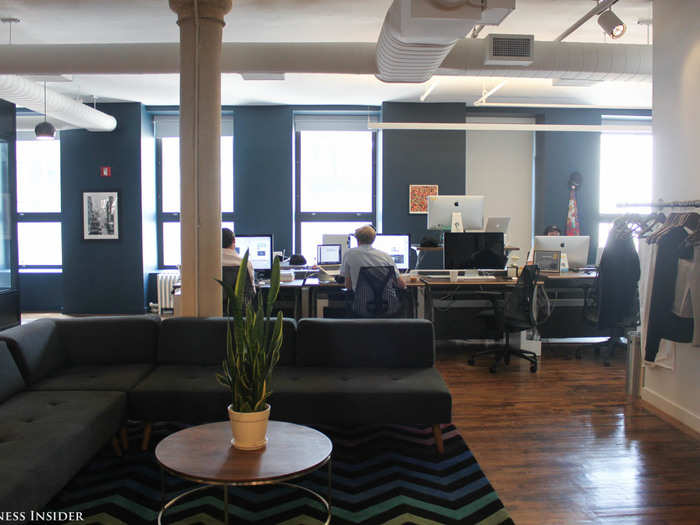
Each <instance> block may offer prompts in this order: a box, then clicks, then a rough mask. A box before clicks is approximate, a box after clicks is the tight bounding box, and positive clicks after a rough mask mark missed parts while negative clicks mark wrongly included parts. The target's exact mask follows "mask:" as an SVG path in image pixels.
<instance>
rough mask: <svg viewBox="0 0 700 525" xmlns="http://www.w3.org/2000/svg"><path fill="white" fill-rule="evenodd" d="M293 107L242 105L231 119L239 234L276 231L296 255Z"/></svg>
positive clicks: (278, 243) (281, 245) (279, 246)
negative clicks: (293, 242) (293, 237)
mask: <svg viewBox="0 0 700 525" xmlns="http://www.w3.org/2000/svg"><path fill="white" fill-rule="evenodd" d="M292 124H293V123H292V109H291V108H290V107H288V106H241V107H237V108H236V109H235V112H234V118H233V125H234V131H233V150H234V156H233V162H234V164H233V171H234V181H235V190H234V192H235V195H236V200H235V213H234V216H235V218H236V219H235V220H236V233H239V234H253V233H272V234H273V235H274V240H275V250H286V251H287V253H288V254H289V253H292V229H293V227H294V223H293V219H292V175H293V170H292V141H293V136H292Z"/></svg>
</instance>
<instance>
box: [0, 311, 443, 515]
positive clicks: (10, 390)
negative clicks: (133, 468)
mask: <svg viewBox="0 0 700 525" xmlns="http://www.w3.org/2000/svg"><path fill="white" fill-rule="evenodd" d="M226 324H227V320H226V319H224V318H210V319H191V318H173V319H167V320H163V321H161V320H160V319H159V318H157V317H153V316H119V317H91V318H75V319H56V320H53V319H41V320H37V321H34V322H32V323H29V324H27V325H23V326H21V327H16V328H12V329H9V330H5V331H3V332H0V510H30V509H34V510H37V509H40V508H41V507H43V506H44V505H45V504H46V503H47V502H48V501H49V500H50V499H51V498H52V497H53V495H54V494H56V493H57V492H58V491H59V490H60V489H61V488H62V487H63V486H64V485H65V483H67V482H68V481H69V480H70V479H71V478H72V477H73V476H74V475H75V474H76V473H77V471H78V470H79V469H80V468H81V467H82V466H83V465H84V464H85V463H87V462H88V461H89V460H90V459H91V458H92V457H93V456H94V455H95V454H96V453H97V451H98V450H99V449H100V448H101V447H103V446H104V445H105V444H106V443H108V442H109V441H110V440H112V444H113V446H114V447H115V451H117V452H118V453H120V447H119V441H118V440H117V439H116V436H117V435H118V434H119V433H120V431H122V432H123V429H124V425H125V422H126V421H127V419H128V420H141V421H144V422H145V423H146V424H145V432H144V440H143V443H142V445H143V447H144V448H146V447H147V446H148V440H149V436H150V422H152V421H179V422H186V423H193V424H195V423H203V422H209V421H218V420H224V419H225V418H226V417H227V416H226V406H227V405H228V403H229V393H228V391H227V390H226V389H225V388H223V387H222V386H220V385H219V384H218V383H217V382H216V380H215V377H214V373H215V371H216V370H218V368H219V367H220V365H221V360H222V358H223V354H224V349H225V337H226ZM272 389H273V392H274V394H273V396H272V398H271V400H270V404H271V406H272V412H271V418H272V419H277V420H283V421H293V422H297V423H304V424H317V423H338V424H379V423H396V424H419V425H432V426H433V430H434V435H435V441H436V447H437V449H438V452H442V451H443V444H442V434H441V432H440V424H441V423H449V422H450V420H451V396H450V393H449V391H448V389H447V386H446V385H445V383H444V381H443V379H442V377H441V376H440V374H439V372H438V371H437V370H436V369H435V367H434V337H433V326H432V323H430V322H429V321H425V320H415V319H396V320H388V319H387V320H359V319H357V320H356V319H347V320H346V319H302V320H300V321H299V322H298V323H297V322H295V321H293V320H289V319H285V320H284V337H283V346H282V350H281V356H280V362H279V365H278V366H277V368H276V369H275V372H274V376H273V384H272ZM122 439H123V441H122V444H123V445H126V440H125V434H124V433H123V434H122Z"/></svg>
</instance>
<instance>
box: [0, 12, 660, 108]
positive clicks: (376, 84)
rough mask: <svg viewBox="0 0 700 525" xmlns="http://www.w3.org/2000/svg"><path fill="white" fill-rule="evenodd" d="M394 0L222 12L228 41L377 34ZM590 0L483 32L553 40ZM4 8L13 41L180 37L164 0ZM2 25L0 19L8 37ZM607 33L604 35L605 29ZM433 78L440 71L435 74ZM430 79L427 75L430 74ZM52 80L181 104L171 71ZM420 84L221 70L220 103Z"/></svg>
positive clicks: (111, 95)
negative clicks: (253, 77)
mask: <svg viewBox="0 0 700 525" xmlns="http://www.w3.org/2000/svg"><path fill="white" fill-rule="evenodd" d="M390 4H391V0H234V5H233V9H232V11H231V12H230V13H229V14H228V15H227V16H226V27H225V28H224V41H226V42H376V40H377V36H378V34H379V31H380V28H381V25H382V22H383V20H384V15H385V13H386V11H387V9H388V7H389V5H390ZM593 5H594V2H593V1H592V0H516V9H515V11H514V12H513V13H512V14H511V15H510V16H508V17H507V18H506V20H505V21H504V22H503V23H502V24H501V25H500V26H498V27H488V26H487V27H486V28H485V29H484V31H483V32H482V33H481V35H480V37H483V36H484V35H486V34H488V33H489V32H496V33H515V34H518V33H523V34H529V33H534V35H535V38H536V39H537V40H553V39H554V38H555V37H556V36H557V35H558V34H560V33H561V32H562V31H564V30H565V29H566V28H567V27H568V26H569V25H570V24H572V23H573V22H575V21H576V20H577V19H578V18H580V17H581V16H582V15H583V14H585V13H586V12H587V11H588V10H589V9H591V7H593ZM613 10H614V11H615V12H616V13H617V14H618V16H620V18H622V19H623V20H624V21H625V22H626V23H627V26H628V30H627V34H626V35H625V36H624V37H623V38H622V39H620V42H622V43H638V44H645V43H647V27H646V26H643V25H639V24H638V23H637V21H638V20H640V19H649V18H651V1H650V0H619V2H618V3H617V4H616V5H615V6H614V8H613ZM0 16H2V17H9V16H11V17H17V18H19V19H21V22H20V23H19V24H15V25H14V26H13V28H12V40H13V43H14V44H30V43H33V44H40V43H41V44H66V43H77V44H85V45H89V44H92V43H127V42H129V43H130V42H176V41H177V40H178V36H179V34H178V27H177V25H176V15H175V13H173V12H172V11H171V10H170V9H169V7H168V2H167V0H89V1H88V0H0ZM7 39H8V26H7V24H3V25H2V27H0V42H7ZM567 41H571V42H596V43H599V42H604V41H605V38H604V35H603V32H602V31H601V30H600V28H599V27H598V25H597V24H596V22H595V18H594V19H592V20H590V21H588V22H587V23H586V24H585V25H584V26H583V27H581V28H580V29H579V30H577V31H576V32H575V33H574V34H573V35H571V36H570V37H569V38H567ZM608 42H610V40H609V39H608ZM436 78H437V77H436ZM499 81H500V79H488V78H486V79H483V78H469V77H466V78H457V77H441V78H440V82H439V83H438V85H437V86H436V87H435V89H434V90H433V91H432V93H431V94H430V96H429V98H428V101H461V102H465V103H468V104H471V103H473V102H474V100H476V99H478V98H479V96H480V95H481V92H482V90H483V89H489V88H490V87H493V86H494V85H495V84H496V83H498V82H499ZM431 82H432V81H431ZM51 87H52V89H55V90H56V91H61V92H64V93H68V94H71V95H73V96H81V97H83V98H85V99H91V96H92V95H95V96H97V97H98V100H130V101H139V102H143V103H145V104H149V105H158V104H168V105H174V104H178V98H179V94H178V76H177V75H74V76H73V81H72V82H69V83H60V84H51ZM425 89H426V84H423V85H416V84H384V83H382V82H380V81H378V80H377V79H375V78H374V77H373V76H368V75H318V74H316V75H310V74H288V75H287V76H286V79H285V80H283V81H244V80H242V79H241V77H240V76H239V75H234V74H231V75H225V76H224V78H223V79H222V103H224V104H360V105H364V104H368V105H376V104H379V103H381V102H382V101H388V100H394V101H418V99H419V97H420V96H421V94H423V92H424V90H425ZM490 100H492V101H494V102H497V101H521V102H549V103H551V102H554V103H575V104H598V105H607V106H614V105H623V106H639V107H650V106H651V86H650V85H649V84H634V83H622V84H613V83H602V84H601V85H598V86H595V87H590V88H583V87H553V86H552V85H551V81H549V80H534V79H512V80H510V81H509V82H508V84H506V86H505V87H503V88H502V89H501V90H500V91H499V92H498V94H497V96H496V95H494V97H493V98H491V99H490Z"/></svg>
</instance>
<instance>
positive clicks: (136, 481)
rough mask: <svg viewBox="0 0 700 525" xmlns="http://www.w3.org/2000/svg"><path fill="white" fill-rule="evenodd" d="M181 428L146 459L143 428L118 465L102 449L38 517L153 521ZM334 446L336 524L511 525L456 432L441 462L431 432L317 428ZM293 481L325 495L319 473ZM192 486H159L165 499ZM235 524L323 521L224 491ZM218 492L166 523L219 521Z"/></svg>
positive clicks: (156, 437)
mask: <svg viewBox="0 0 700 525" xmlns="http://www.w3.org/2000/svg"><path fill="white" fill-rule="evenodd" d="M180 428H183V427H182V426H178V425H173V424H160V425H154V427H153V437H152V442H151V443H152V447H151V451H149V452H145V453H142V452H140V451H137V450H135V449H138V444H139V438H140V427H139V426H137V425H133V426H131V427H130V429H129V434H130V443H131V446H130V450H129V451H128V452H127V453H126V454H125V455H124V456H123V457H116V456H115V455H114V453H113V452H112V449H111V447H106V448H105V449H104V450H103V451H102V452H101V453H100V454H99V455H98V456H97V457H96V458H95V459H94V460H93V461H92V462H90V463H89V464H88V465H87V466H86V467H85V468H84V469H83V470H82V471H81V472H80V473H79V474H78V475H77V476H76V477H75V478H74V479H73V480H72V481H71V482H70V483H69V484H68V485H67V486H66V488H65V489H64V490H63V491H62V492H61V493H60V494H58V495H57V496H56V497H55V498H54V500H53V501H52V502H51V503H50V504H49V505H48V507H47V509H45V510H62V511H81V512H83V516H84V518H85V521H82V522H80V523H81V525H85V524H87V523H101V524H107V525H117V524H126V525H138V524H146V523H149V524H151V523H155V522H156V517H157V514H158V510H159V507H160V497H161V494H160V485H161V476H160V469H159V468H158V465H157V462H156V460H155V456H154V454H153V448H154V446H155V444H156V443H158V441H160V440H161V439H162V438H164V437H165V436H167V435H168V434H170V433H172V432H174V431H176V430H179V429H180ZM318 429H319V430H321V431H322V432H324V433H325V434H326V435H328V436H329V437H330V438H331V439H332V441H333V447H334V450H333V468H332V470H333V472H332V483H333V493H332V494H333V518H332V520H331V523H333V524H337V525H350V524H353V525H355V524H363V525H375V524H384V523H385V524H392V525H398V524H404V523H412V524H416V525H429V524H430V525H432V524H452V523H460V524H468V523H480V524H487V525H495V524H500V523H510V524H512V523H513V522H512V520H511V519H510V517H509V515H508V512H507V511H506V509H505V508H504V507H503V503H501V500H500V499H499V498H498V495H497V494H496V492H495V491H494V490H493V488H492V487H491V485H490V484H489V482H488V480H487V479H486V477H485V476H484V473H483V472H482V471H481V469H480V468H479V464H478V463H477V462H476V459H474V456H472V454H471V452H470V451H469V449H468V448H467V445H466V443H465V442H464V440H463V439H462V437H461V436H460V435H459V433H458V432H457V430H456V429H455V427H453V426H452V425H445V426H444V427H443V434H444V439H445V454H444V455H443V456H439V455H438V454H437V453H436V451H435V444H434V441H433V437H432V429H431V428H429V427H428V428H420V427H405V426H381V427H359V428H358V427H354V428H337V427H332V428H330V427H318ZM296 482H297V483H299V484H301V485H303V486H305V487H307V488H310V489H312V490H315V491H316V492H318V493H320V494H322V495H323V496H324V497H325V495H326V494H327V470H326V468H325V467H324V468H322V469H321V470H320V471H318V472H315V473H313V474H311V475H309V476H307V477H306V478H303V479H302V480H301V481H298V480H297V481H296ZM194 486H196V485H194V484H192V483H190V482H186V481H183V480H180V479H178V478H176V477H174V476H167V478H166V492H167V494H166V496H167V498H166V499H168V500H169V499H171V498H173V497H175V496H176V495H177V494H179V493H181V492H183V491H185V490H187V489H188V488H192V487H194ZM229 490H230V492H229V512H230V516H231V518H230V523H232V524H237V525H238V524H247V523H254V524H257V525H260V524H273V523H274V524H289V525H292V524H294V525H297V524H304V525H307V524H308V525H312V524H318V523H323V522H324V521H325V517H326V516H325V509H324V508H323V507H322V505H321V503H320V502H318V501H317V500H315V499H314V498H313V497H311V496H307V495H306V494H305V493H303V492H302V491H300V490H298V489H292V488H288V487H283V486H268V487H259V488H245V487H241V488H231V489H229ZM222 492H223V489H222V488H221V487H212V488H210V489H206V490H204V491H201V492H198V493H195V494H192V495H191V496H188V497H185V498H183V499H182V500H180V501H178V502H177V503H176V504H175V505H174V506H173V507H171V508H170V509H169V510H168V512H167V515H166V519H165V522H167V523H171V524H172V523H177V524H180V525H194V524H207V525H209V524H215V523H222V522H223V507H224V506H223V493H222Z"/></svg>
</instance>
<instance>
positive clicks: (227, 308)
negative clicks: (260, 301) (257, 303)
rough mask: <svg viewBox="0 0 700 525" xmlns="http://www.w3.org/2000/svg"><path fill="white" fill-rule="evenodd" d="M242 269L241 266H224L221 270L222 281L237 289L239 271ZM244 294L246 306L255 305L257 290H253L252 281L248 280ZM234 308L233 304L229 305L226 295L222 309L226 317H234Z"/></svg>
mask: <svg viewBox="0 0 700 525" xmlns="http://www.w3.org/2000/svg"><path fill="white" fill-rule="evenodd" d="M240 268H241V267H240V266H223V267H222V268H221V280H222V281H224V282H225V283H228V284H230V285H231V286H232V287H234V288H235V286H236V279H238V271H239V270H240ZM243 294H244V295H243V301H244V305H249V304H253V301H254V300H255V290H253V284H252V283H251V282H250V279H246V282H245V290H244V291H243ZM253 306H254V304H253ZM232 308H233V304H231V305H229V304H228V300H227V299H226V296H225V294H224V304H223V309H222V311H223V314H224V315H225V316H232V315H233V312H232V310H231V309H232ZM244 308H245V306H244Z"/></svg>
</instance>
